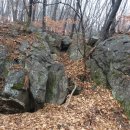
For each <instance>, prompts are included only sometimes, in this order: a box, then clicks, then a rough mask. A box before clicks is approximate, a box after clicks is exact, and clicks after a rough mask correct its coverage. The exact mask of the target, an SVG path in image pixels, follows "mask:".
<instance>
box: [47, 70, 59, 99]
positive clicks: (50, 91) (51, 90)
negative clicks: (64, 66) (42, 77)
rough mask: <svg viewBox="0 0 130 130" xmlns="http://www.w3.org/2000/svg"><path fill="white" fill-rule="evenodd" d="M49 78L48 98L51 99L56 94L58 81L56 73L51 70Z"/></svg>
mask: <svg viewBox="0 0 130 130" xmlns="http://www.w3.org/2000/svg"><path fill="white" fill-rule="evenodd" d="M48 79H50V80H49V81H48V82H47V88H46V100H47V101H51V100H52V99H53V96H54V87H55V86H56V82H57V79H56V74H54V73H53V72H50V73H49V75H48Z"/></svg>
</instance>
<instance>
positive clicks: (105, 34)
mask: <svg viewBox="0 0 130 130" xmlns="http://www.w3.org/2000/svg"><path fill="white" fill-rule="evenodd" d="M121 2H122V0H117V1H116V2H115V4H114V6H113V8H112V11H111V13H110V15H109V16H108V19H107V21H106V22H105V24H104V25H103V27H102V30H101V33H100V40H105V39H107V38H108V37H109V29H110V26H111V24H112V22H113V21H114V19H115V17H116V13H117V11H118V9H119V7H120V5H121Z"/></svg>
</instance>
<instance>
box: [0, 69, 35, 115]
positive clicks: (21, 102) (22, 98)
mask: <svg viewBox="0 0 130 130" xmlns="http://www.w3.org/2000/svg"><path fill="white" fill-rule="evenodd" d="M24 77H25V72H24V71H23V70H19V71H18V70H12V71H9V73H8V76H7V77H6V81H5V86H4V89H3V91H2V96H3V98H0V102H5V104H6V103H8V104H11V102H13V104H14V105H15V104H16V106H19V108H13V109H17V111H16V112H18V111H19V112H25V111H30V110H31V109H33V108H31V103H32V100H33V99H32V97H30V93H29V91H28V90H25V89H24ZM5 98H7V99H5ZM5 104H3V105H2V103H1V106H0V107H1V109H2V110H4V108H5V106H4V105H5ZM7 106H8V108H6V109H7V110H9V111H8V112H7V111H6V112H7V113H10V111H11V110H10V109H11V108H12V106H11V105H7ZM9 107H10V108H9ZM13 111H14V110H13ZM14 113H15V111H14Z"/></svg>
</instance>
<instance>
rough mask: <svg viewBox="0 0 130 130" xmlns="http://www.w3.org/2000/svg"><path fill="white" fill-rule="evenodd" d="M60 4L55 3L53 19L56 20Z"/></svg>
mask: <svg viewBox="0 0 130 130" xmlns="http://www.w3.org/2000/svg"><path fill="white" fill-rule="evenodd" d="M58 2H59V0H55V3H58ZM57 9H58V4H55V7H54V11H53V14H52V19H53V20H55V21H56V14H57Z"/></svg>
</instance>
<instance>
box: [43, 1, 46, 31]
mask: <svg viewBox="0 0 130 130" xmlns="http://www.w3.org/2000/svg"><path fill="white" fill-rule="evenodd" d="M46 4H47V0H43V20H42V30H43V32H45V31H46V21H45V17H46Z"/></svg>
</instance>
